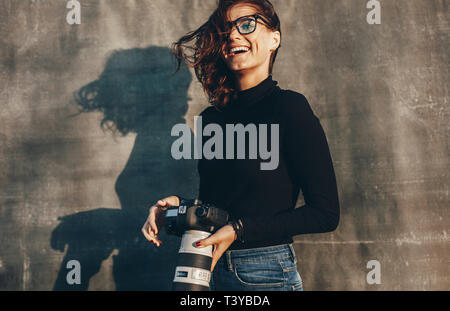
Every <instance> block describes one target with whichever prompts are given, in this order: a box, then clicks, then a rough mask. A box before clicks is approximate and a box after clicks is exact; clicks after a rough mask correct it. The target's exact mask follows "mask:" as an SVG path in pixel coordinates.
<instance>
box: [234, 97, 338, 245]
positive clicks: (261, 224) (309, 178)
mask: <svg viewBox="0 0 450 311" xmlns="http://www.w3.org/2000/svg"><path fill="white" fill-rule="evenodd" d="M286 97H287V98H286V100H285V101H283V105H284V106H283V114H282V116H283V117H282V120H283V122H284V128H285V131H284V135H283V137H282V138H280V139H282V140H283V142H284V148H283V149H282V150H280V152H281V153H282V154H281V155H280V157H285V159H286V162H287V167H288V170H289V175H290V177H291V180H292V182H293V184H294V188H295V189H298V187H300V188H301V189H302V192H303V196H304V199H305V205H303V206H301V207H298V208H294V206H292V207H291V208H289V209H286V210H283V211H279V212H277V213H276V214H274V215H270V216H267V215H266V216H260V217H251V216H247V217H243V218H242V221H243V223H244V240H245V241H246V242H251V241H257V240H258V241H260V240H265V239H277V238H279V237H285V236H294V235H299V234H308V233H323V232H330V231H334V230H335V229H336V228H337V226H338V223H339V214H340V207H339V198H338V190H337V184H336V177H335V172H334V168H333V163H332V158H331V155H330V150H329V147H328V142H327V139H326V136H325V133H324V130H323V128H322V126H321V124H320V121H319V119H318V118H317V117H316V116H315V115H314V113H313V111H312V110H311V107H310V105H309V103H308V101H307V99H306V98H305V97H304V96H303V95H302V94H300V93H296V92H291V91H289V92H287V94H286ZM296 193H298V191H296ZM261 195H264V194H261ZM294 202H295V200H294Z"/></svg>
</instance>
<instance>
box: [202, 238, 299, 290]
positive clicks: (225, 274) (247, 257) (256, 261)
mask: <svg viewBox="0 0 450 311" xmlns="http://www.w3.org/2000/svg"><path fill="white" fill-rule="evenodd" d="M210 286H211V290H216V291H258V290H263V291H302V290H303V286H302V279H301V277H300V274H299V273H298V271H297V258H296V256H295V252H294V248H293V247H292V244H283V245H276V246H269V247H261V248H252V249H243V250H231V251H226V252H225V253H224V254H223V255H222V257H221V258H220V259H219V261H218V262H217V265H216V267H215V268H214V271H213V273H212V277H211V283H210Z"/></svg>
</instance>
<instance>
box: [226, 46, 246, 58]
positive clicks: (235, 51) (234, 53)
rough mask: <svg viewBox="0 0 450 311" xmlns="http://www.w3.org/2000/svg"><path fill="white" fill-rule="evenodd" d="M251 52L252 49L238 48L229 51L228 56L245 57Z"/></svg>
mask: <svg viewBox="0 0 450 311" xmlns="http://www.w3.org/2000/svg"><path fill="white" fill-rule="evenodd" d="M249 51H250V48H248V47H246V46H238V47H234V48H231V49H230V50H229V51H228V56H229V57H234V56H238V55H243V54H245V53H247V52H249Z"/></svg>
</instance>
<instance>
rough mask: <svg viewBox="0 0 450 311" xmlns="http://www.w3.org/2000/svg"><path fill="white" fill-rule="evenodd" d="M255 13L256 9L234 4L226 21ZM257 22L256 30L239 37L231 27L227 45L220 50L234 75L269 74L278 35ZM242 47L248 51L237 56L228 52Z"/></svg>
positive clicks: (261, 22) (237, 32) (259, 21)
mask: <svg viewBox="0 0 450 311" xmlns="http://www.w3.org/2000/svg"><path fill="white" fill-rule="evenodd" d="M257 13H258V10H257V8H256V7H254V6H252V5H250V4H246V3H242V4H236V5H234V6H232V7H231V8H230V9H229V10H228V14H227V21H228V22H231V21H235V20H236V19H238V18H240V17H242V16H246V15H253V14H257ZM263 18H264V16H263ZM266 20H267V18H266ZM257 21H258V23H257V25H256V30H255V31H254V32H252V33H250V34H246V35H241V34H240V33H239V31H238V30H237V29H236V27H235V26H233V29H232V30H231V33H230V36H229V39H228V43H227V44H226V45H225V46H224V47H223V49H222V56H223V58H224V60H225V63H226V64H227V66H228V68H229V69H230V70H232V71H234V72H235V73H240V74H246V73H248V72H251V71H253V72H258V71H259V72H261V73H264V74H268V72H269V64H270V55H271V54H272V52H273V51H275V50H276V49H277V48H278V46H279V43H280V33H279V32H278V31H272V30H271V29H269V28H268V27H266V26H265V24H264V22H263V21H261V20H260V19H258V20H257ZM242 46H243V47H246V48H248V49H249V50H248V51H247V52H244V53H239V54H235V53H232V52H230V50H231V49H232V48H234V47H242Z"/></svg>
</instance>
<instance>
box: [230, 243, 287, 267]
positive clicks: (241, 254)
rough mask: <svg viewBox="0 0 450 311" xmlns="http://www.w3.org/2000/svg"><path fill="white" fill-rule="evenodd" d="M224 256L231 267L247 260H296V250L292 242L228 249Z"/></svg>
mask: <svg viewBox="0 0 450 311" xmlns="http://www.w3.org/2000/svg"><path fill="white" fill-rule="evenodd" d="M223 257H224V260H225V263H226V264H227V265H228V267H229V269H231V268H232V266H233V265H234V264H239V263H245V262H258V261H267V260H277V259H284V258H288V257H290V258H291V259H292V260H295V252H294V247H293V246H292V244H280V245H274V246H267V247H259V248H249V249H239V250H228V251H226V252H225V254H224V255H223Z"/></svg>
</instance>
